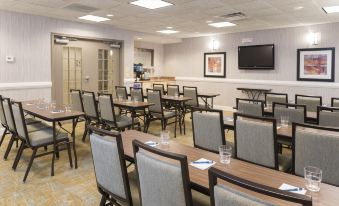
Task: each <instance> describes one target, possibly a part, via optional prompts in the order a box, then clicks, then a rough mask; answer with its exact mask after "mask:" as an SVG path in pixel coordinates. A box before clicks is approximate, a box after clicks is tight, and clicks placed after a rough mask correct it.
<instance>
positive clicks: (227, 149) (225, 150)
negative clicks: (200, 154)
mask: <svg viewBox="0 0 339 206" xmlns="http://www.w3.org/2000/svg"><path fill="white" fill-rule="evenodd" d="M219 155H220V162H221V163H222V164H229V163H230V162H231V156H232V147H231V146H229V145H221V146H219Z"/></svg>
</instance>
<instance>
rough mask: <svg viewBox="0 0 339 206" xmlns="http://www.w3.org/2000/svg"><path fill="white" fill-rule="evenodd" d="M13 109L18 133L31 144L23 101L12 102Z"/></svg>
mask: <svg viewBox="0 0 339 206" xmlns="http://www.w3.org/2000/svg"><path fill="white" fill-rule="evenodd" d="M12 103H13V104H12V111H13V116H14V121H15V128H16V134H17V135H18V136H19V137H20V138H22V139H23V140H25V141H26V143H27V144H28V145H29V146H31V142H30V140H29V137H28V132H27V125H26V121H25V116H24V111H23V109H22V104H21V102H12Z"/></svg>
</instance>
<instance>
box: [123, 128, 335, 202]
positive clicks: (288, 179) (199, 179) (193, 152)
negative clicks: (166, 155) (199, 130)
mask: <svg viewBox="0 0 339 206" xmlns="http://www.w3.org/2000/svg"><path fill="white" fill-rule="evenodd" d="M134 139H138V140H140V141H141V142H146V141H149V140H153V141H156V142H159V141H160V138H159V137H156V136H154V135H151V134H146V133H142V132H138V131H134V130H128V131H126V132H123V133H122V140H123V147H124V153H125V155H126V156H127V157H128V158H129V159H133V158H134V157H133V148H132V140H134ZM157 147H158V148H159V149H163V150H166V151H169V152H173V153H178V154H183V155H186V156H187V159H188V162H189V163H190V162H192V161H195V160H198V159H199V158H206V159H209V160H213V161H215V162H216V164H215V165H214V166H213V167H216V168H218V169H220V170H223V171H225V172H228V173H230V174H232V175H235V176H237V177H240V178H244V179H247V180H250V181H253V182H256V183H260V184H264V185H267V186H270V187H274V188H279V187H280V186H281V184H283V183H287V184H290V185H293V186H297V187H305V180H304V178H302V177H298V176H295V175H291V174H287V173H283V172H279V171H276V170H272V169H269V168H265V167H261V166H258V165H255V164H251V163H247V162H244V161H241V160H237V159H232V160H231V163H230V164H229V165H224V164H221V163H219V155H218V154H215V153H211V152H208V151H205V150H201V149H197V148H193V147H191V146H188V145H183V144H180V143H179V142H177V141H176V140H171V141H170V144H169V145H167V146H163V145H159V146H157ZM188 167H189V175H190V181H191V184H192V187H194V188H200V189H202V190H203V192H204V193H206V192H208V188H209V184H208V170H199V169H197V168H195V167H192V166H188ZM247 192H248V191H247ZM249 193H250V194H251V195H255V196H257V197H258V198H261V199H264V200H268V201H270V202H272V203H274V204H278V205H291V204H289V203H286V202H282V201H278V200H276V199H273V198H270V197H266V196H263V195H260V194H256V193H253V192H249ZM338 194H339V187H335V186H331V185H328V184H321V190H320V192H318V193H310V192H307V195H311V196H312V199H313V205H314V206H320V205H321V206H337V205H338V202H339V195H338Z"/></svg>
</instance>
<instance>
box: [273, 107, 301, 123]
mask: <svg viewBox="0 0 339 206" xmlns="http://www.w3.org/2000/svg"><path fill="white" fill-rule="evenodd" d="M277 105H281V106H284V108H290V107H293V108H294V109H300V108H302V109H304V122H305V121H306V105H304V104H291V103H286V104H285V103H278V102H273V105H272V114H273V117H274V110H275V107H276V106H277Z"/></svg>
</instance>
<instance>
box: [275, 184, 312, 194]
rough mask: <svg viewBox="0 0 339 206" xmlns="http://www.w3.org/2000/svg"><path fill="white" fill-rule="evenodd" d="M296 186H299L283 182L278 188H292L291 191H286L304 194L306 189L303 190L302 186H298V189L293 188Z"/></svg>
mask: <svg viewBox="0 0 339 206" xmlns="http://www.w3.org/2000/svg"><path fill="white" fill-rule="evenodd" d="M298 188H299V187H295V186H292V185H289V184H286V183H283V184H282V185H281V186H280V187H279V190H285V191H288V190H293V191H288V192H293V193H296V194H300V195H305V194H306V192H307V190H305V189H304V188H300V190H294V189H298Z"/></svg>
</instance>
